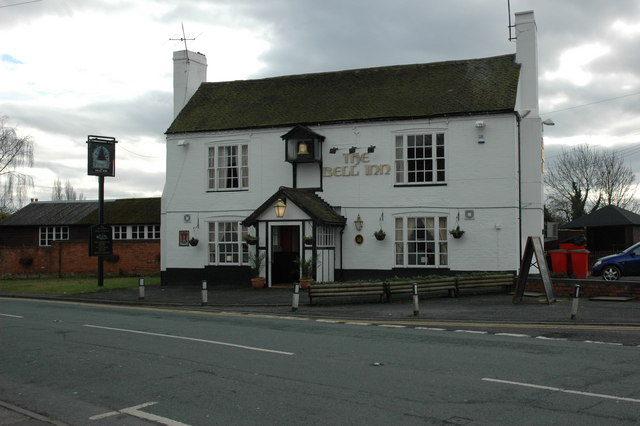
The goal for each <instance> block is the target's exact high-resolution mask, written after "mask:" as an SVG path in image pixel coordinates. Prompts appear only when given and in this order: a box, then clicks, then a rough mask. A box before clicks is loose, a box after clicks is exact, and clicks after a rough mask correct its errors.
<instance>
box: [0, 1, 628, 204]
mask: <svg viewBox="0 0 640 426" xmlns="http://www.w3.org/2000/svg"><path fill="white" fill-rule="evenodd" d="M20 3H21V4H20ZM524 10H533V11H534V12H535V16H536V21H537V26H538V50H539V53H538V54H539V68H540V111H541V112H542V113H543V119H547V118H550V119H552V120H553V121H554V122H555V123H556V125H555V126H554V127H546V128H545V143H546V153H547V158H548V159H549V160H551V161H552V160H553V157H554V155H557V152H559V149H560V147H569V146H571V145H572V144H578V143H589V144H592V145H594V146H595V145H604V146H610V147H613V148H614V149H616V150H618V151H620V152H621V153H623V154H624V155H625V158H626V159H627V162H628V164H629V165H631V166H632V167H633V169H634V171H635V172H640V114H639V111H640V57H639V55H640V53H639V52H640V49H638V47H637V46H638V43H639V42H640V0H609V1H603V0H562V1H558V0H511V12H512V15H513V13H514V12H517V11H524ZM508 20H509V14H508V12H507V1H506V0H447V1H441V0H394V1H389V0H322V1H318V0H183V1H176V0H135V1H131V0H128V1H120V0H35V1H34V0H31V1H28V0H0V40H2V42H0V116H8V117H9V124H10V125H11V126H13V127H16V128H17V130H18V132H19V133H20V134H22V135H30V136H31V137H32V138H33V140H34V141H35V148H36V151H35V160H36V163H35V166H34V167H33V168H32V169H29V170H28V173H30V174H31V175H32V176H33V177H34V183H35V188H34V190H33V191H32V193H31V194H30V196H31V197H36V198H39V199H40V200H42V201H44V200H50V199H51V188H52V186H53V181H54V179H56V178H60V179H62V181H63V182H64V181H65V180H67V179H69V181H70V182H71V184H72V185H73V186H74V187H75V189H76V191H77V192H81V193H83V194H84V195H85V197H86V198H88V199H96V198H97V186H98V185H97V178H96V177H90V176H87V175H86V173H87V165H86V164H87V160H86V156H87V153H86V143H85V141H86V137H87V135H90V134H91V135H105V136H113V137H115V138H116V139H117V140H118V141H119V143H118V145H117V160H116V167H117V170H116V177H115V178H107V179H106V185H105V196H106V198H124V197H147V196H159V195H160V194H161V193H162V187H163V184H164V166H165V151H164V131H165V130H166V129H167V128H168V127H169V124H170V122H171V119H172V111H173V109H172V108H173V106H172V101H173V98H172V69H173V68H172V67H173V65H172V60H171V58H172V52H173V51H175V50H181V49H184V44H183V43H182V42H180V41H176V40H171V39H179V38H180V37H181V35H182V33H181V24H184V28H185V32H186V35H187V38H195V40H191V41H188V47H189V49H190V50H194V51H199V52H202V53H204V54H205V55H206V56H207V61H208V64H209V68H208V81H225V80H238V79H248V78H262V77H271V76H277V75H286V74H299V73H309V72H322V71H334V70H342V69H352V68H364V67H373V66H383V65H395V64H410V63H424V62H435V61H445V60H453V59H470V58H479V57H486V56H494V55H501V54H506V53H513V52H515V43H513V42H510V41H509V40H508V36H509V33H508V28H507V26H508ZM512 20H513V16H512Z"/></svg>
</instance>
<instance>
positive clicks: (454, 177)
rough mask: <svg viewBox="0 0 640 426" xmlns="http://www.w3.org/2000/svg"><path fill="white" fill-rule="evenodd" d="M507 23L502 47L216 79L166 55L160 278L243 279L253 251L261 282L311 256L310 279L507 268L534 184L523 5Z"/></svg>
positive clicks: (537, 217) (198, 60)
mask: <svg viewBox="0 0 640 426" xmlns="http://www.w3.org/2000/svg"><path fill="white" fill-rule="evenodd" d="M515 31H516V37H517V41H516V53H515V54H507V55H504V56H496V57H490V58H480V59H470V60H454V61H448V62H439V63H428V64H414V65H397V66H385V67H378V68H367V69H356V70H347V71H337V72H325V73H317V74H303V75H290V76H282V77H275V78H265V79H258V80H245V81H228V82H215V83H208V82H206V67H207V65H206V58H205V57H204V56H203V55H201V54H199V53H194V52H190V51H179V52H175V53H174V57H173V60H174V112H175V119H174V121H173V123H172V124H171V126H170V127H169V129H168V130H167V132H166V135H167V172H166V183H165V187H164V192H163V195H162V216H161V217H162V256H161V264H162V266H161V268H162V273H163V279H164V282H165V283H167V284H182V283H198V282H199V280H202V279H206V280H208V281H209V282H210V283H212V284H213V285H215V284H216V283H239V284H243V285H245V284H246V285H248V278H249V277H250V276H251V270H250V268H249V260H250V256H249V255H250V254H255V253H265V254H264V255H263V256H264V257H265V262H264V265H263V268H262V270H261V271H260V275H261V276H263V277H265V278H266V279H267V284H268V285H273V284H277V283H290V282H293V281H295V280H297V279H298V278H299V272H300V271H299V268H298V266H297V263H296V262H295V261H296V259H303V260H304V259H310V258H315V259H317V262H316V268H315V274H314V275H315V276H314V278H315V280H316V281H340V280H352V279H373V278H380V279H382V278H386V277H390V276H418V275H428V274H442V275H446V274H451V273H456V272H462V271H517V270H518V269H519V267H520V265H519V259H520V256H521V251H522V247H523V245H524V242H525V241H526V239H527V237H528V236H542V227H543V201H542V199H543V193H542V191H543V190H542V134H541V133H542V124H541V120H540V117H539V114H538V70H537V46H536V25H535V21H534V16H533V12H523V13H518V14H516V25H515ZM457 231H461V232H457ZM247 236H253V237H257V242H256V240H255V239H252V238H250V237H247ZM248 240H250V241H249V242H250V243H251V244H248V243H247V241H248Z"/></svg>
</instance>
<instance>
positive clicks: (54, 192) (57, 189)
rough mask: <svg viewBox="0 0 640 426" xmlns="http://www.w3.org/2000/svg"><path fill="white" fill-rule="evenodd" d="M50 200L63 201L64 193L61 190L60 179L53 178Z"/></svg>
mask: <svg viewBox="0 0 640 426" xmlns="http://www.w3.org/2000/svg"><path fill="white" fill-rule="evenodd" d="M51 200H52V201H59V200H64V191H63V190H62V181H61V180H60V178H55V179H54V181H53V188H51Z"/></svg>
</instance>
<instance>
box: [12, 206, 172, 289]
mask: <svg viewBox="0 0 640 426" xmlns="http://www.w3.org/2000/svg"><path fill="white" fill-rule="evenodd" d="M98 207H99V206H98V202H97V201H41V202H32V203H31V204H29V205H27V206H26V207H24V208H22V209H21V210H19V211H17V212H16V213H14V214H13V215H11V216H9V217H7V218H5V219H4V220H2V221H0V278H7V277H28V276H56V277H63V276H82V275H93V274H95V273H96V272H97V260H96V259H97V258H95V257H91V256H89V228H90V226H91V225H94V224H97V223H98ZM104 219H105V220H104V221H105V223H107V224H109V225H111V227H112V231H113V256H107V257H105V262H104V270H105V273H106V274H107V275H150V274H158V273H159V272H160V198H133V199H121V200H111V201H105V216H104Z"/></svg>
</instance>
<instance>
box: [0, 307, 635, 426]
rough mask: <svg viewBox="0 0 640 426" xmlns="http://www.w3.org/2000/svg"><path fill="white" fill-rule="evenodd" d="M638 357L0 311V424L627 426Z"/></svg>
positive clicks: (190, 317)
mask: <svg viewBox="0 0 640 426" xmlns="http://www.w3.org/2000/svg"><path fill="white" fill-rule="evenodd" d="M639 359H640V347H637V346H622V345H605V344H601V345H596V344H588V343H585V342H576V341H566V340H553V339H540V338H524V337H522V336H519V335H518V334H515V333H497V334H480V333H479V332H474V330H458V331H450V330H441V329H438V328H435V327H413V328H396V327H394V326H391V325H389V326H384V325H383V326H375V327H373V326H367V324H366V323H363V322H358V321H353V322H340V323H334V322H332V321H331V320H330V319H323V320H321V321H319V320H305V319H284V318H277V317H268V316H259V315H238V314H221V313H212V312H201V313H195V312H191V313H189V312H178V311H170V310H157V309H144V308H125V307H101V306H89V305H81V304H74V303H57V302H44V301H28V300H17V299H16V300H9V299H0V424H6V423H3V417H2V413H5V414H4V415H5V416H7V417H5V419H7V418H9V416H10V415H11V416H13V417H12V418H13V419H16V418H17V417H16V416H22V417H23V418H24V419H26V420H24V421H25V423H24V424H47V422H49V423H53V424H59V425H60V424H72V425H96V426H101V425H113V424H118V425H139V424H168V425H181V424H188V425H210V424H225V425H226V424H248V425H251V424H323V425H325V424H363V425H364V424H366V425H375V424H398V423H402V424H457V425H465V424H476V425H477V424H509V425H512V424H564V425H567V424H581V425H591V424H593V425H606V424H612V425H613V424H615V425H621V424H638V422H640V370H639V369H638V360H639ZM3 407H4V409H3ZM6 407H14V408H19V409H21V410H24V411H25V413H23V414H17V413H16V411H15V410H11V409H9V408H6ZM29 413H32V414H34V415H38V416H41V419H40V420H35V419H34V420H32V422H29V419H32V417H30V416H29ZM16 421H17V420H16ZM39 422H41V423H39ZM16 424H17V423H16Z"/></svg>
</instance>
